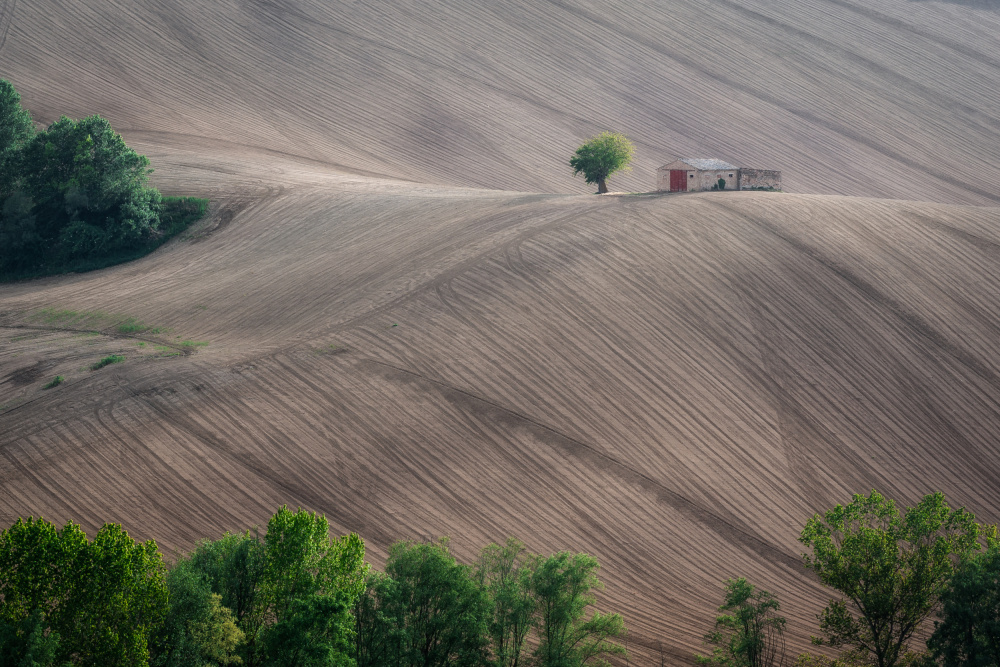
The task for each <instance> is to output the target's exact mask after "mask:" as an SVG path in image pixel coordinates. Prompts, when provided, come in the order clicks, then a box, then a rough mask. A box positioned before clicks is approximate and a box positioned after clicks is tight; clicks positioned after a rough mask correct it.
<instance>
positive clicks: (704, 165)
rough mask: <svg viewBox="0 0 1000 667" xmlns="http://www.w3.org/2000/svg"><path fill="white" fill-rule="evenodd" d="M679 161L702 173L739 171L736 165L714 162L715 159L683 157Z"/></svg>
mask: <svg viewBox="0 0 1000 667" xmlns="http://www.w3.org/2000/svg"><path fill="white" fill-rule="evenodd" d="M680 161H681V162H683V163H685V164H689V165H691V166H692V167H694V168H695V169H699V170H702V171H711V170H715V169H739V167H737V166H736V165H732V164H729V163H728V162H723V161H722V160H716V159H715V158H703V157H694V158H690V157H685V158H681V159H680Z"/></svg>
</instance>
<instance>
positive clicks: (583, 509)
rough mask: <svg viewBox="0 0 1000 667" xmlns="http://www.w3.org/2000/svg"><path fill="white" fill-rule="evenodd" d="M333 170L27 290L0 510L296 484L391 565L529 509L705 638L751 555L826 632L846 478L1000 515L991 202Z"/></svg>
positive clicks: (143, 513) (649, 621) (660, 630)
mask: <svg viewBox="0 0 1000 667" xmlns="http://www.w3.org/2000/svg"><path fill="white" fill-rule="evenodd" d="M335 180H336V179H335ZM333 187H334V185H333V184H332V183H331V184H330V185H329V187H325V188H312V187H311V188H302V189H300V190H292V191H286V192H284V193H281V194H274V195H273V196H271V197H269V198H266V199H263V200H260V201H258V202H257V203H255V204H253V205H251V206H249V207H248V208H246V209H245V210H243V211H242V212H241V213H239V214H237V215H236V216H235V217H234V218H233V219H232V221H231V222H230V223H229V224H228V225H226V226H224V227H222V228H220V229H217V230H216V231H214V232H212V233H210V234H207V233H206V235H205V236H203V237H201V240H196V241H193V242H192V241H186V242H181V243H177V244H175V245H174V246H168V247H167V248H166V249H165V250H164V251H161V252H158V253H156V254H155V255H154V256H152V257H150V258H148V259H147V260H143V261H141V262H138V263H135V264H133V265H127V266H123V267H119V268H115V269H110V270H106V271H102V272H99V273H94V274H86V275H81V276H74V277H71V278H63V279H49V280H45V281H36V282H31V283H25V284H22V285H17V286H10V287H5V288H4V291H3V298H2V301H0V305H2V308H0V310H2V311H3V312H4V315H3V319H2V321H0V327H2V328H0V331H3V332H4V334H3V345H2V347H0V367H2V368H4V369H5V372H4V377H3V378H0V403H4V404H6V406H7V409H6V410H5V412H4V413H3V414H2V419H0V442H2V443H3V445H2V447H0V449H2V452H3V458H2V459H0V518H2V520H3V521H10V520H12V519H13V517H15V516H17V515H19V514H26V513H41V514H44V515H45V516H47V517H51V518H53V519H57V520H60V521H61V520H65V519H68V518H74V519H77V520H80V521H82V522H83V523H84V525H85V526H87V527H89V528H91V529H93V528H94V527H96V526H97V525H99V524H100V522H102V521H105V520H113V521H121V522H123V523H124V524H125V525H126V526H128V527H129V528H130V529H131V530H132V532H133V533H134V534H136V535H137V536H142V537H149V536H155V537H156V538H158V539H159V540H160V541H161V543H162V544H163V545H164V546H165V547H166V548H168V549H170V548H174V547H185V546H187V545H189V544H191V543H192V542H193V541H194V540H196V539H198V538H200V537H203V536H210V535H215V534H218V533H219V532H220V531H221V530H223V529H238V528H240V527H243V526H247V525H251V524H254V523H260V522H263V521H264V520H265V519H266V517H267V516H268V515H269V513H270V512H271V511H272V510H273V508H274V507H276V506H277V505H279V504H281V503H288V504H290V505H293V506H296V505H301V506H303V507H308V508H310V509H314V510H319V511H322V512H325V513H326V514H327V515H328V516H329V517H330V518H331V523H332V524H333V526H334V527H335V529H337V530H338V531H348V530H354V531H359V532H360V533H361V534H362V535H363V536H364V537H365V538H366V539H367V540H368V543H369V548H370V550H371V554H372V557H373V558H374V559H375V560H376V562H378V561H379V560H380V559H381V558H382V557H383V554H384V550H385V549H386V547H387V546H388V545H389V544H390V543H391V542H392V541H394V540H397V539H401V538H412V537H417V538H430V537H433V536H437V535H441V534H447V535H451V536H453V537H454V538H455V546H456V549H457V551H458V552H459V553H460V554H462V555H463V556H464V557H469V558H471V557H472V556H473V554H474V552H475V550H476V549H477V548H478V547H479V546H481V545H483V544H484V543H486V542H487V541H489V540H500V539H503V538H504V537H505V536H507V535H511V534H512V535H518V536H521V537H522V538H523V539H525V540H526V541H527V543H528V544H529V546H530V547H531V548H532V549H535V550H539V551H549V550H556V549H566V548H570V549H576V550H586V551H589V552H591V553H594V554H595V555H597V556H598V557H599V558H600V560H601V562H602V563H603V565H604V577H605V579H606V580H607V582H608V590H607V592H606V596H605V603H604V604H605V605H606V606H608V607H611V608H615V609H620V610H622V611H623V612H624V613H625V615H626V618H627V620H628V623H629V626H630V627H631V628H632V629H633V633H634V634H633V636H632V640H631V642H632V644H631V645H632V648H633V650H634V651H636V656H637V659H638V660H639V662H638V663H636V664H652V662H650V661H652V659H653V653H651V652H648V651H646V650H645V649H643V647H647V648H648V649H649V650H650V651H652V650H654V649H656V647H657V646H658V644H659V642H663V644H664V646H665V650H666V651H667V653H668V655H669V656H670V657H671V661H672V662H673V663H683V662H685V661H686V659H687V656H689V655H690V652H691V651H693V650H695V649H697V647H698V642H699V638H700V636H701V634H702V633H703V632H704V631H705V629H706V628H707V627H708V625H709V624H710V622H711V617H712V610H713V607H714V606H715V605H716V604H717V601H718V596H719V594H720V589H719V585H720V582H721V581H722V580H723V579H724V578H726V577H730V576H736V575H746V576H749V577H752V578H753V580H754V581H757V582H759V583H760V584H762V585H765V586H766V587H768V588H769V589H771V590H775V591H776V592H778V594H779V595H780V597H781V600H782V602H783V604H785V605H786V606H787V610H788V613H789V615H790V617H791V619H792V646H793V648H794V649H796V650H802V649H804V648H806V647H807V637H808V635H809V633H810V632H813V633H815V625H814V624H815V621H814V618H815V616H814V614H815V613H816V610H817V609H818V606H819V603H820V601H821V599H822V593H821V591H819V589H818V587H817V586H816V585H815V583H814V582H813V581H812V580H811V579H810V578H809V577H808V576H807V575H806V574H805V572H804V571H803V570H802V568H801V566H800V565H799V562H798V553H799V548H798V545H797V543H796V541H795V538H796V535H797V532H798V530H799V529H800V528H801V525H802V524H803V523H804V521H805V519H806V518H808V516H810V515H811V513H813V512H815V511H818V510H822V509H824V508H826V507H829V506H831V505H832V504H833V503H835V502H838V501H844V500H846V499H848V498H849V496H850V494H851V493H853V492H858V491H864V490H867V489H870V488H872V487H878V488H879V489H882V490H883V491H884V492H886V493H889V494H891V495H893V496H894V497H897V498H899V499H900V500H901V501H904V502H907V501H913V500H915V499H917V498H918V497H919V496H920V495H922V494H923V493H925V492H928V491H933V490H942V491H944V492H945V493H947V494H948V496H949V498H950V499H951V500H952V501H953V502H955V503H957V504H962V505H967V506H968V507H970V508H974V509H975V510H976V512H977V513H978V514H979V516H980V517H981V518H983V519H986V520H991V521H995V520H997V519H1000V503H998V500H997V497H996V494H995V493H994V482H995V479H996V478H997V475H998V474H1000V452H998V450H997V447H996V435H997V433H1000V375H998V374H1000V359H998V357H997V355H996V351H995V341H996V336H997V332H998V330H1000V309H998V307H997V304H996V300H995V294H997V293H998V290H1000V267H998V262H997V260H998V248H1000V232H998V231H997V230H998V229H1000V227H998V223H1000V209H986V208H981V209H977V208H966V207H953V206H940V205H937V206H932V205H926V204H908V203H893V202H884V201H878V200H862V199H855V200H852V199H845V198H829V197H822V196H806V195H771V194H751V193H729V194H722V195H712V194H705V195H689V196H666V197H663V196H660V197H657V196H652V197H648V196H647V197H631V198H596V197H590V196H553V195H535V196H524V195H516V194H504V193H491V192H486V191H478V192H476V191H466V192H461V191H440V192H433V191H428V190H426V189H421V188H413V189H412V190H407V189H405V188H399V187H395V188H391V189H390V190H389V191H386V192H381V191H380V188H379V187H373V186H372V185H371V184H370V183H364V182H362V181H359V182H357V183H355V184H353V185H352V184H350V183H345V182H340V183H339V185H338V186H337V187H339V188H340V191H338V192H331V190H332V189H333ZM900 239H905V241H903V242H901V241H900ZM66 310H72V311H75V312H76V313H77V314H75V315H74V314H65V312H64V311H66ZM88 313H90V314H91V315H88ZM93 313H104V315H94V314H93ZM126 317H135V318H138V319H139V320H141V321H143V322H146V323H148V324H150V325H154V326H158V327H168V328H169V330H168V331H166V332H161V333H159V334H156V333H153V334H140V335H139V338H138V339H136V338H127V337H120V336H118V335H117V334H116V332H115V329H114V325H115V324H116V323H117V322H119V321H121V320H123V319H124V318H126ZM88 318H89V319H88ZM87 329H90V330H100V331H103V334H101V335H90V334H86V333H81V330H87ZM181 339H187V340H192V341H198V342H207V343H208V345H207V346H204V347H200V348H198V350H199V351H198V352H197V353H196V354H194V355H190V356H170V355H173V354H174V353H175V350H176V351H182V350H183V349H184V348H183V347H182V346H180V345H179V342H180V340H181ZM158 344H162V345H163V346H162V347H160V348H159V350H160V351H156V350H157V347H156V346H157V345H158ZM170 346H173V347H170ZM111 353H119V354H124V355H125V356H126V357H127V358H128V360H127V361H126V362H125V363H124V364H121V365H115V366H110V367H108V368H105V369H102V370H101V371H97V372H91V371H89V370H86V366H87V365H89V364H91V363H93V362H94V361H96V360H97V359H99V358H101V357H102V356H104V355H106V354H111ZM56 374H61V375H64V376H65V377H66V378H67V383H66V384H65V385H63V386H61V387H58V388H56V389H51V390H41V385H42V384H43V383H44V382H45V381H47V380H48V379H50V378H51V377H52V376H54V375H56ZM644 656H645V658H644ZM646 658H648V661H646V662H643V660H644V659H646Z"/></svg>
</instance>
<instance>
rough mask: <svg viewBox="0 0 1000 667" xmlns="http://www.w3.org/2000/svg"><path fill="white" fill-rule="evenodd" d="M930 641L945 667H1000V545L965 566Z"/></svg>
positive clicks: (943, 598) (948, 591)
mask: <svg viewBox="0 0 1000 667" xmlns="http://www.w3.org/2000/svg"><path fill="white" fill-rule="evenodd" d="M941 602H942V610H941V621H940V622H938V623H937V624H936V627H935V629H934V634H933V635H931V638H930V640H929V641H928V642H927V645H928V648H930V650H931V653H932V654H933V655H934V656H935V657H937V658H938V659H939V660H940V661H941V663H942V664H943V665H944V667H959V666H960V665H961V666H968V667H997V666H1000V544H996V543H994V544H992V545H990V548H989V550H988V551H987V552H986V553H984V554H979V555H977V556H974V557H973V558H970V559H969V560H967V561H966V562H964V563H962V564H961V565H960V566H959V567H958V569H957V570H956V571H955V574H954V575H953V576H952V578H951V582H950V583H949V584H948V588H947V589H946V590H945V592H944V593H943V594H942V595H941Z"/></svg>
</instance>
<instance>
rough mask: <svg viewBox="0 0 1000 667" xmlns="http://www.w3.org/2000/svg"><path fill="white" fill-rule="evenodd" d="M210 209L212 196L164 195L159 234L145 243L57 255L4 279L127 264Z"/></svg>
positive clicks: (0, 275)
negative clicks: (68, 256)
mask: <svg viewBox="0 0 1000 667" xmlns="http://www.w3.org/2000/svg"><path fill="white" fill-rule="evenodd" d="M206 213H208V200H207V199H199V198H197V197H163V199H162V206H161V207H160V226H159V228H158V230H157V232H156V234H155V235H153V236H152V237H150V238H149V239H147V240H146V241H145V242H144V243H141V244H138V245H137V246H135V247H132V248H129V249H127V250H122V251H119V252H116V253H113V254H110V255H101V256H99V257H85V258H81V259H73V260H66V259H65V258H61V257H54V258H53V259H52V260H51V261H49V262H47V263H44V264H41V265H36V266H34V267H32V268H30V269H24V270H21V271H11V272H6V273H0V283H7V282H14V281H17V280H28V279H30V278H40V277H42V276H51V275H56V274H59V273H83V272H85V271H96V270H97V269H104V268H107V267H109V266H114V265H115V264H123V263H125V262H131V261H133V260H136V259H139V258H140V257H145V256H146V255H148V254H149V253H151V252H153V251H154V250H156V249H157V248H159V247H160V246H161V245H163V244H164V243H166V242H167V241H169V240H170V239H172V238H173V237H175V236H177V235H178V234H180V233H181V232H183V231H184V230H185V229H187V228H188V227H190V226H191V225H193V224H194V223H195V222H197V221H198V220H201V219H202V218H203V217H205V214H206Z"/></svg>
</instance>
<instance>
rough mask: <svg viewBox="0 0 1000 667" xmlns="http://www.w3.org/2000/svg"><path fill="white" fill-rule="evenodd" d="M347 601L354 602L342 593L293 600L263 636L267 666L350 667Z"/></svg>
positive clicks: (349, 627)
mask: <svg viewBox="0 0 1000 667" xmlns="http://www.w3.org/2000/svg"><path fill="white" fill-rule="evenodd" d="M348 600H350V601H351V602H352V603H353V602H354V601H353V600H351V599H350V597H349V596H348V595H346V594H345V593H343V592H336V593H327V594H323V595H318V594H315V593H313V594H310V595H307V596H304V597H296V598H294V599H293V600H292V602H291V603H290V604H289V606H288V608H287V609H286V610H285V613H284V614H283V616H282V619H281V620H280V621H278V622H277V623H275V624H274V626H273V627H271V628H270V629H269V630H268V632H267V635H266V636H265V653H266V655H267V664H269V665H276V666H279V665H280V667H327V666H330V667H354V664H355V663H354V659H353V658H352V657H351V652H352V649H353V642H352V640H353V625H354V619H353V618H352V617H351V609H350V607H348V605H347V601H348ZM348 630H351V631H348Z"/></svg>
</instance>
